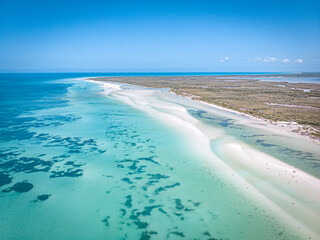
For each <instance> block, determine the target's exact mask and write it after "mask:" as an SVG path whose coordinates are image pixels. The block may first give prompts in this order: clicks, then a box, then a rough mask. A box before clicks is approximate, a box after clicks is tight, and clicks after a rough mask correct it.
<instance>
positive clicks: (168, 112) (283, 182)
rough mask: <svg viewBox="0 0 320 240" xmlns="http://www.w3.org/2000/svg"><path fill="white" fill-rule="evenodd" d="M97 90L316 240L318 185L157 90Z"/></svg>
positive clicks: (319, 221) (112, 86) (319, 222)
mask: <svg viewBox="0 0 320 240" xmlns="http://www.w3.org/2000/svg"><path fill="white" fill-rule="evenodd" d="M99 84H101V86H103V88H104V94H106V95H108V96H109V97H113V98H116V99H119V100H121V101H123V102H125V103H127V104H129V105H131V106H133V107H135V108H138V109H140V110H142V111H145V112H147V113H149V114H150V115H152V116H154V117H155V118H158V119H160V120H161V121H162V122H163V123H165V124H168V125H171V126H172V127H174V128H175V129H176V130H178V131H180V132H181V133H182V134H184V136H185V137H186V141H190V142H193V146H194V151H197V152H198V153H199V159H201V160H203V161H208V162H210V164H211V165H212V166H213V167H214V169H216V170H219V171H220V172H221V173H223V174H224V176H225V177H226V178H228V179H229V180H231V181H233V183H234V184H235V185H237V186H239V187H240V188H241V189H243V191H242V192H243V194H244V195H246V196H247V197H248V198H249V199H250V200H251V201H254V202H257V203H259V204H261V205H263V206H267V207H268V208H269V209H270V210H271V211H273V212H274V213H275V214H276V215H277V216H278V217H279V218H280V219H282V221H283V222H285V223H287V224H288V226H290V228H291V229H292V231H294V232H297V234H301V235H302V236H304V237H305V238H306V239H308V238H311V239H320V229H319V226H320V180H319V179H317V178H315V177H313V176H311V175H309V174H307V173H305V172H303V171H301V170H299V169H296V168H295V167H293V166H290V165H288V164H286V163H283V162H281V161H280V160H278V159H276V158H274V157H272V156H270V155H267V154H265V153H262V152H260V151H258V150H256V149H254V148H253V147H251V146H249V145H247V144H245V143H243V142H240V141H238V140H236V139H235V138H233V137H231V136H228V135H227V134H225V133H224V131H223V130H222V129H219V128H214V127H212V126H209V125H205V124H203V123H202V122H200V121H199V120H197V119H195V118H194V117H192V116H191V115H190V114H189V113H188V111H187V110H186V109H185V108H184V107H183V106H181V105H180V104H177V103H176V102H175V101H174V100H175V99H174V98H170V96H169V97H168V95H165V96H164V95H162V94H161V90H150V89H139V88H132V89H130V88H129V89H127V88H121V85H117V84H113V83H102V82H99ZM237 118H238V119H237V121H244V122H246V121H247V122H248V124H252V123H251V122H250V120H248V119H245V120H241V116H237ZM263 127H265V126H263ZM273 131H274V130H273ZM212 144H213V145H214V147H213V148H212V146H211V145H212Z"/></svg>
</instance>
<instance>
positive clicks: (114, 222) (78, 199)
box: [0, 73, 320, 240]
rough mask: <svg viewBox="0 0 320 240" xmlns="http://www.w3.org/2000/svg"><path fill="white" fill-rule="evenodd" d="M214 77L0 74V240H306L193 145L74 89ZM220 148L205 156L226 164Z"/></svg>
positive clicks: (310, 156) (95, 92)
mask: <svg viewBox="0 0 320 240" xmlns="http://www.w3.org/2000/svg"><path fill="white" fill-rule="evenodd" d="M211 74H213V73H61V74H60V73H55V74H0V209H1V210H0V239H106V240H112V239H115V240H118V239H133V240H135V239H140V240H148V239H207V240H217V239H219V240H232V239H235V240H236V239H237V240H238V239H239V240H241V239H243V240H244V239H251V240H252V239H257V240H258V239H259V240H263V239H303V238H302V237H301V236H302V235H299V234H298V233H297V232H295V231H296V230H294V231H293V230H292V229H290V227H289V226H288V225H287V223H284V222H282V220H281V218H279V217H277V215H276V213H275V212H272V211H271V210H270V209H269V207H268V206H264V205H261V204H259V203H256V202H254V201H252V199H251V197H250V196H249V195H246V194H243V193H241V191H240V190H239V189H238V188H237V187H236V185H234V184H233V183H232V181H229V180H228V179H226V178H224V176H223V175H224V174H223V173H221V172H220V171H219V170H218V169H212V167H211V165H210V164H209V163H207V162H205V161H200V160H199V159H201V154H199V153H198V152H196V151H195V150H194V149H193V146H192V144H193V143H192V142H186V140H185V138H184V136H182V135H181V134H180V133H179V132H178V131H176V130H175V129H174V128H170V127H169V126H167V125H166V124H163V123H162V122H161V121H160V120H158V119H156V118H154V117H152V116H150V115H148V114H146V113H145V112H143V111H140V110H139V109H136V108H134V107H132V106H130V105H128V104H125V103H124V102H122V101H119V100H117V99H115V98H112V97H110V98H109V97H107V96H105V95H103V94H101V91H102V89H101V86H99V85H98V84H95V83H91V82H87V81H82V80H74V79H75V78H82V77H94V76H168V75H170V76H179V75H183V76H186V75H211ZM214 74H215V75H217V74H219V75H230V73H214ZM231 74H234V75H238V74H239V73H231ZM242 74H244V73H242ZM245 74H257V73H245ZM261 74H265V73H261ZM186 109H187V110H188V112H189V113H190V115H192V116H193V117H195V118H197V119H199V120H201V121H202V122H204V123H206V124H209V125H210V124H211V125H212V126H215V127H217V128H221V129H223V131H224V132H225V134H229V135H230V136H232V137H234V138H236V139H239V140H241V141H244V142H246V143H247V144H249V145H252V146H255V148H256V149H258V150H260V151H262V152H265V153H268V154H270V155H272V156H274V157H277V158H279V159H281V160H283V161H284V162H287V163H289V164H292V165H294V166H296V167H298V168H300V169H303V170H305V171H306V172H309V173H310V174H312V175H314V176H318V175H320V174H318V172H319V169H320V168H319V158H318V157H319V156H318V155H315V154H314V153H313V152H310V151H308V150H306V151H305V150H304V149H303V148H302V149H299V148H295V149H292V148H290V147H288V146H286V145H285V143H281V139H280V138H277V137H275V138H273V139H275V141H272V140H270V139H271V136H265V135H261V134H262V133H261V132H254V131H253V130H252V129H249V128H247V129H246V128H241V127H239V126H240V125H237V124H236V123H235V122H233V120H232V119H230V118H227V117H226V118H222V117H221V116H219V117H218V116H212V115H210V114H209V113H206V112H204V111H200V110H197V109H196V108H194V107H190V106H189V107H188V106H186ZM259 134H260V135H259ZM278 139H280V140H279V142H277V141H278ZM218 144H219V143H218V141H217V142H216V143H214V142H213V143H212V149H213V151H216V154H217V156H219V154H221V158H225V156H222V155H223V154H222V153H219V151H220V150H219V149H218V147H217V146H218ZM281 144H282V145H281ZM215 148H217V149H215ZM301 159H302V160H301ZM241 174H246V173H244V172H242V173H241ZM241 174H240V175H241ZM318 177H319V176H318Z"/></svg>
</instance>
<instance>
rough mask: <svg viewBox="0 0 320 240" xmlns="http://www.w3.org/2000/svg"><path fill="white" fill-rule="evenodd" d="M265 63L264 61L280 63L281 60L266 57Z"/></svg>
mask: <svg viewBox="0 0 320 240" xmlns="http://www.w3.org/2000/svg"><path fill="white" fill-rule="evenodd" d="M263 61H264V62H278V61H279V60H278V58H276V57H265V58H264V59H263Z"/></svg>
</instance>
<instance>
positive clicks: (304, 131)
mask: <svg viewBox="0 0 320 240" xmlns="http://www.w3.org/2000/svg"><path fill="white" fill-rule="evenodd" d="M137 86H139V85H137ZM169 92H171V93H172V94H175V95H177V96H182V97H185V98H189V99H191V100H193V101H198V102H201V103H203V104H207V105H209V106H212V107H215V108H218V109H221V110H223V111H227V112H231V113H235V114H238V115H239V116H244V117H247V118H250V119H254V120H257V121H261V122H262V123H263V124H265V125H266V126H268V127H270V126H277V127H281V128H284V129H285V130H287V131H289V132H292V133H296V134H299V135H300V136H302V137H305V138H307V139H309V140H311V141H313V142H315V143H317V144H320V136H314V135H312V134H311V131H312V130H314V129H313V128H312V127H311V126H307V127H306V126H304V125H302V124H298V123H296V122H275V121H272V120H270V119H265V118H262V117H256V116H253V115H250V114H248V113H244V112H240V111H237V110H234V109H231V108H226V107H222V106H219V105H216V104H214V103H209V102H205V101H202V100H199V96H196V95H191V96H190V95H186V94H180V93H177V92H175V91H174V90H172V89H170V90H169ZM310 128H311V130H310Z"/></svg>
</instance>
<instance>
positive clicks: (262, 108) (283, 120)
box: [92, 74, 320, 140]
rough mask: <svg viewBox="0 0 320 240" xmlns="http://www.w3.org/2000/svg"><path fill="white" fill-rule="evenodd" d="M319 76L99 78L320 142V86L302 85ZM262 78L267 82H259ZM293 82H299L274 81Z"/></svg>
mask: <svg viewBox="0 0 320 240" xmlns="http://www.w3.org/2000/svg"><path fill="white" fill-rule="evenodd" d="M319 77H320V74H273V75H271V74H268V75H230V76H225V75H224V76H221V75H216V76H161V77H98V78H92V80H95V81H105V82H118V83H127V84H133V85H139V86H144V87H151V88H170V91H172V92H173V93H175V94H178V95H182V96H187V97H191V98H192V99H195V100H200V101H204V102H207V103H211V104H215V105H218V106H221V107H224V108H227V109H231V110H235V111H238V112H240V113H244V114H249V115H251V116H253V117H257V118H262V119H264V120H268V121H271V122H272V123H275V124H281V125H285V126H288V125H290V126H291V127H292V131H295V132H299V133H300V134H302V135H308V136H309V137H311V138H313V139H317V140H319V139H320V84H319V83H310V82H309V83H308V82H303V79H308V78H319ZM259 78H261V79H265V78H268V79H269V80H268V81H260V80H258V79H259ZM279 78H292V79H295V80H299V79H301V81H297V82H286V81H285V80H284V81H283V82H282V81H281V82H279V81H272V79H279Z"/></svg>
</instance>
